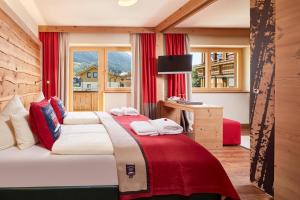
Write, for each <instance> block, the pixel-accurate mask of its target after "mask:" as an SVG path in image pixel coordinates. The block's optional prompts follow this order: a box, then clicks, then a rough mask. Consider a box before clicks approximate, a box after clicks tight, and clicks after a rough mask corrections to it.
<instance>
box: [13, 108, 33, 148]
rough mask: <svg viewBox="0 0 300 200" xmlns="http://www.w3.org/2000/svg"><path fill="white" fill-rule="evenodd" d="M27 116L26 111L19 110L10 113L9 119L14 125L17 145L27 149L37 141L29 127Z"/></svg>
mask: <svg viewBox="0 0 300 200" xmlns="http://www.w3.org/2000/svg"><path fill="white" fill-rule="evenodd" d="M28 117H29V113H28V111H20V112H18V113H16V114H12V115H10V120H11V123H12V125H13V127H14V133H15V137H16V141H17V146H18V147H19V148H20V149H27V148H29V147H32V146H33V145H35V144H36V143H37V139H36V138H35V136H34V135H33V133H32V131H31V129H30V127H29V123H28Z"/></svg>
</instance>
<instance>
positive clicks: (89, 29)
mask: <svg viewBox="0 0 300 200" xmlns="http://www.w3.org/2000/svg"><path fill="white" fill-rule="evenodd" d="M39 31H40V32H68V33H153V32H155V27H117V26H115V27H109V26H39ZM163 33H187V34H190V35H201V36H232V37H249V35H250V30H249V28H198V27H185V28H170V29H168V30H166V31H164V32H163Z"/></svg>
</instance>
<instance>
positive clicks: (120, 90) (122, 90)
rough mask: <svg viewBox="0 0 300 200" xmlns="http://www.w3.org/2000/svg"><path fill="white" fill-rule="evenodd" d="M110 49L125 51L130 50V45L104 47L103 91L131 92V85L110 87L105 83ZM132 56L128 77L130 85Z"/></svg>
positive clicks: (106, 81)
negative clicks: (129, 75) (129, 76)
mask: <svg viewBox="0 0 300 200" xmlns="http://www.w3.org/2000/svg"><path fill="white" fill-rule="evenodd" d="M111 51H118V52H120V51H125V52H128V51H129V52H131V47H106V48H105V49H104V53H105V66H104V67H105V75H104V91H105V92H108V93H121V92H124V93H130V92H131V87H122V88H111V87H108V85H107V83H108V52H111ZM131 81H132V57H131V79H130V83H131V85H132V82H131Z"/></svg>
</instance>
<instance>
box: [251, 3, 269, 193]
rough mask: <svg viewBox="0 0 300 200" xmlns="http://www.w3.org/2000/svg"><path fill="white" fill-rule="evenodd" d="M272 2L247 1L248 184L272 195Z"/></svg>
mask: <svg viewBox="0 0 300 200" xmlns="http://www.w3.org/2000/svg"><path fill="white" fill-rule="evenodd" d="M274 2H275V0H251V11H250V15H251V22H250V46H251V89H252V91H251V95H250V124H251V134H250V139H251V167H250V179H251V182H252V183H253V184H254V185H256V186H257V187H259V188H261V189H262V190H264V191H266V192H267V193H269V194H271V195H273V182H274V124H275V123H274V121H275V117H274V112H275V109H274V103H275V99H274V98H275V96H274V95H275V91H274V76H275V41H274V40H275V3H274Z"/></svg>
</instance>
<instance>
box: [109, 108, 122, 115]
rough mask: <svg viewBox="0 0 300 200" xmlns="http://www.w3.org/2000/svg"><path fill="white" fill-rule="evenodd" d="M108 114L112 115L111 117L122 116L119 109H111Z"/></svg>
mask: <svg viewBox="0 0 300 200" xmlns="http://www.w3.org/2000/svg"><path fill="white" fill-rule="evenodd" d="M110 113H111V114H113V115H116V116H123V115H124V112H123V110H122V109H120V108H113V109H111V110H110Z"/></svg>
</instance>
